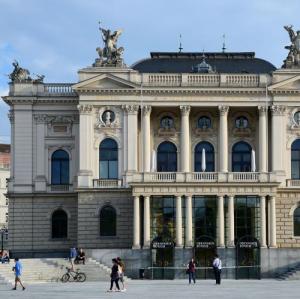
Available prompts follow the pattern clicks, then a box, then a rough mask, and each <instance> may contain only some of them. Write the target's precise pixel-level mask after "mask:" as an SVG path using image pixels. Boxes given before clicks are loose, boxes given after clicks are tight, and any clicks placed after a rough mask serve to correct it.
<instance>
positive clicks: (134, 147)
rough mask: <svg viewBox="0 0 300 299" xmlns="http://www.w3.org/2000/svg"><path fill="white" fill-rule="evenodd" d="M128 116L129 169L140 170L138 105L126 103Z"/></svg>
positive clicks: (125, 108)
mask: <svg viewBox="0 0 300 299" xmlns="http://www.w3.org/2000/svg"><path fill="white" fill-rule="evenodd" d="M123 109H124V110H125V113H126V116H127V171H129V172H130V171H131V172H135V171H137V170H138V117H137V115H138V110H139V106H138V105H124V106H123Z"/></svg>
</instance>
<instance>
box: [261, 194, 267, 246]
mask: <svg viewBox="0 0 300 299" xmlns="http://www.w3.org/2000/svg"><path fill="white" fill-rule="evenodd" d="M260 226H261V232H260V235H261V238H260V246H261V247H267V235H266V233H267V226H266V197H265V196H261V197H260Z"/></svg>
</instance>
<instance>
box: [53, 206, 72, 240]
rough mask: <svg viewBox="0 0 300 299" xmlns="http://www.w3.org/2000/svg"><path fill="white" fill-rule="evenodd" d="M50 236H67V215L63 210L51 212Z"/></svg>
mask: <svg viewBox="0 0 300 299" xmlns="http://www.w3.org/2000/svg"><path fill="white" fill-rule="evenodd" d="M51 222H52V238H53V239H61V238H67V237H68V215H67V213H66V212H65V211H63V210H56V211H54V212H53V214H52V219H51Z"/></svg>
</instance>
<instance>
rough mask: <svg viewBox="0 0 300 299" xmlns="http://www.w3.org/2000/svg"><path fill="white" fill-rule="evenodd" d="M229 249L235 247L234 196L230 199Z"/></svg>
mask: <svg viewBox="0 0 300 299" xmlns="http://www.w3.org/2000/svg"><path fill="white" fill-rule="evenodd" d="M228 226H229V228H228V229H229V233H228V244H227V245H228V247H234V196H229V198H228Z"/></svg>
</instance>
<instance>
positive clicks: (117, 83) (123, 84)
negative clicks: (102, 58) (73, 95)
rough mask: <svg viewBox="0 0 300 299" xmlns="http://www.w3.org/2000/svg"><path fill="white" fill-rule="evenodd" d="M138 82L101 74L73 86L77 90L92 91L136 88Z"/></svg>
mask: <svg viewBox="0 0 300 299" xmlns="http://www.w3.org/2000/svg"><path fill="white" fill-rule="evenodd" d="M137 87H139V86H138V85H137V84H135V83H133V82H131V81H128V80H125V79H123V78H120V77H117V76H114V75H111V74H101V75H98V76H95V77H93V78H90V79H87V80H84V81H81V82H79V83H77V84H75V85H73V86H72V88H73V89H74V90H76V91H92V90H101V89H135V88H137Z"/></svg>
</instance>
